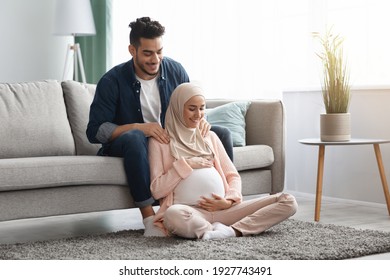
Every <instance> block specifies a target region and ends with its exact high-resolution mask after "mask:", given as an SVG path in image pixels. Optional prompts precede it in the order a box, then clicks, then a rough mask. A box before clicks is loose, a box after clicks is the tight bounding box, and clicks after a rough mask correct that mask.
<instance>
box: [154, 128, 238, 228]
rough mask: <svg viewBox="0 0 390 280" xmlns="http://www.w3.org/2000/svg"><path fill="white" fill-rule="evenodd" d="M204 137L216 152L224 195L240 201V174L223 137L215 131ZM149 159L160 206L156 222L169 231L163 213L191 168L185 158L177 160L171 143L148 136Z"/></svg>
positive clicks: (217, 166) (155, 192)
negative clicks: (227, 151)
mask: <svg viewBox="0 0 390 280" xmlns="http://www.w3.org/2000/svg"><path fill="white" fill-rule="evenodd" d="M205 141H206V142H207V143H208V144H209V146H210V148H211V149H212V151H213V153H214V155H215V160H214V167H215V169H216V170H217V171H218V173H219V174H220V175H221V177H222V181H223V184H224V186H225V198H226V199H231V200H233V201H234V203H239V202H241V200H242V195H241V177H240V175H239V174H238V172H237V169H236V167H235V166H234V164H233V163H232V162H231V160H230V159H229V157H228V155H227V154H226V151H225V148H224V147H223V145H222V143H221V141H220V140H219V138H218V136H217V135H216V134H215V133H214V132H212V131H210V132H209V133H208V134H207V136H206V137H205ZM149 163H150V179H151V185H150V189H151V192H152V195H153V197H154V198H155V199H159V200H160V209H159V210H158V211H157V213H156V216H155V220H154V222H155V225H156V226H158V227H160V228H162V229H163V230H164V231H165V233H166V234H167V235H168V232H167V230H166V229H165V227H164V225H163V223H162V222H163V217H164V213H165V211H166V209H167V208H168V207H169V206H171V205H172V204H173V190H174V189H175V187H176V186H177V185H178V183H179V182H180V181H181V180H182V179H185V178H187V177H188V176H189V175H190V174H191V172H192V168H191V167H190V166H189V165H188V164H187V162H186V160H185V159H184V158H181V159H179V160H175V158H174V157H173V156H172V155H171V153H170V147H169V144H161V143H159V142H158V141H157V140H155V139H154V138H150V139H149Z"/></svg>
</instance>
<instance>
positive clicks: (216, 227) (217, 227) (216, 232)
mask: <svg viewBox="0 0 390 280" xmlns="http://www.w3.org/2000/svg"><path fill="white" fill-rule="evenodd" d="M235 236H236V233H235V231H234V229H233V228H232V227H229V226H225V225H224V224H222V223H218V222H216V223H213V230H211V231H206V232H205V233H204V234H203V236H202V239H204V240H208V239H219V238H229V237H235Z"/></svg>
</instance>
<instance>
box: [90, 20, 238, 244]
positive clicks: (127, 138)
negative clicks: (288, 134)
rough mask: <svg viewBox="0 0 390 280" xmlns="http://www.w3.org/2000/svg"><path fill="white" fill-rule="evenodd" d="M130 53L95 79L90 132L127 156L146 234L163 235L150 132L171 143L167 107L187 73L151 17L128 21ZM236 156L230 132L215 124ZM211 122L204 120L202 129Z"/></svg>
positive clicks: (110, 152)
mask: <svg viewBox="0 0 390 280" xmlns="http://www.w3.org/2000/svg"><path fill="white" fill-rule="evenodd" d="M129 26H130V28H131V31H130V45H129V47H128V48H129V52H130V54H131V56H132V59H131V60H129V61H127V62H125V63H122V64H120V65H117V66H115V67H114V68H112V69H111V70H109V71H108V72H107V73H106V74H104V75H103V77H102V78H101V79H100V81H99V82H98V84H97V87H96V93H95V97H94V100H93V102H92V104H91V108H90V116H89V123H88V127H87V137H88V139H89V141H90V142H91V143H101V144H102V148H101V149H100V151H99V153H98V154H99V155H107V156H114V157H123V158H124V168H125V172H126V176H127V181H128V184H129V187H130V193H131V195H132V197H133V199H134V202H135V204H136V206H137V207H139V209H140V211H141V214H142V217H143V223H144V225H145V233H144V235H145V236H164V234H163V233H162V232H161V231H160V230H159V229H158V228H157V227H155V226H154V224H153V216H154V214H155V213H154V210H153V207H152V205H153V203H154V202H155V200H154V199H153V197H152V195H151V192H150V174H149V161H148V150H147V147H148V137H153V138H155V139H157V140H158V141H159V142H161V143H168V142H169V136H168V134H167V133H166V131H165V130H164V128H163V127H164V121H165V112H166V109H167V107H168V103H169V99H170V96H171V94H172V92H173V90H174V89H175V88H176V87H177V86H178V85H180V84H182V83H184V82H189V77H188V75H187V73H186V71H185V69H184V68H183V67H182V65H181V64H180V63H178V62H176V61H174V60H172V59H170V58H168V57H164V58H163V40H162V36H163V35H164V32H165V28H164V27H163V26H162V25H161V24H160V23H159V22H158V21H153V20H151V19H150V18H148V17H143V18H139V19H137V20H136V21H134V22H131V23H130V25H129ZM212 129H213V131H215V132H216V133H217V135H218V136H219V137H220V139H221V141H222V142H223V143H224V146H225V148H226V147H228V148H227V151H228V154H229V155H230V156H232V150H233V149H232V140H231V135H230V132H229V131H228V130H227V129H224V128H222V127H213V128H212ZM208 130H210V125H209V124H208V123H207V122H206V121H205V120H203V121H202V132H203V134H205V133H207V131H208Z"/></svg>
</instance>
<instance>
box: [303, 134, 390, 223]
mask: <svg viewBox="0 0 390 280" xmlns="http://www.w3.org/2000/svg"><path fill="white" fill-rule="evenodd" d="M299 142H300V143H302V144H306V145H314V146H318V148H319V149H318V168H317V189H316V203H315V213H314V220H315V221H316V222H318V221H319V220H320V211H321V196H322V179H323V175H324V159H325V146H336V145H339V146H341V145H343V146H350V145H373V146H374V151H375V155H376V161H377V163H378V169H379V174H380V177H381V181H382V187H383V192H384V194H385V199H386V204H387V210H388V212H389V215H390V194H389V187H388V184H387V180H386V174H385V169H384V167H383V161H382V154H381V150H380V147H379V144H384V143H390V140H384V139H351V140H350V141H342V142H323V141H321V140H320V139H318V138H310V139H302V140H299Z"/></svg>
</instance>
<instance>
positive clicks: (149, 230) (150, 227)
mask: <svg viewBox="0 0 390 280" xmlns="http://www.w3.org/2000/svg"><path fill="white" fill-rule="evenodd" d="M153 220H154V216H150V217H147V218H145V219H143V223H144V226H145V231H144V236H146V237H152V236H157V237H163V236H165V234H164V232H163V231H162V230H161V229H160V228H158V227H156V226H155V225H154V222H153Z"/></svg>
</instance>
